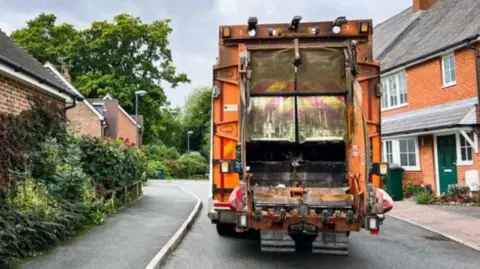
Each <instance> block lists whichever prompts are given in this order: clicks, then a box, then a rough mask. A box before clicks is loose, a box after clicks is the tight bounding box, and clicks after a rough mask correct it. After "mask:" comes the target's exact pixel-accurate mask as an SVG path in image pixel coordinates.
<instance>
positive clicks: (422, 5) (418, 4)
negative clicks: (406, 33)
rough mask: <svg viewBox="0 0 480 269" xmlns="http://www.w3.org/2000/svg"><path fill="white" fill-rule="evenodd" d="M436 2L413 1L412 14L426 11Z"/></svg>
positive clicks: (426, 0) (431, 0)
mask: <svg viewBox="0 0 480 269" xmlns="http://www.w3.org/2000/svg"><path fill="white" fill-rule="evenodd" d="M436 1H437V0H413V13H417V12H418V11H424V10H428V9H429V8H430V7H431V6H433V4H435V2H436Z"/></svg>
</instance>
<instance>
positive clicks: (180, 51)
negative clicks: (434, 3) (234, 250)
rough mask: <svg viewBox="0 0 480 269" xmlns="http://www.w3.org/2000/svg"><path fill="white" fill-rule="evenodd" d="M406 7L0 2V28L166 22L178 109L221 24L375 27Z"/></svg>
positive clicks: (149, 0) (198, 80)
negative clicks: (339, 20) (182, 76)
mask: <svg viewBox="0 0 480 269" xmlns="http://www.w3.org/2000/svg"><path fill="white" fill-rule="evenodd" d="M411 5H412V0H170V1H169V0H79V1H65V0H21V1H20V0H0V28H1V29H2V30H3V31H4V32H6V33H7V34H10V32H11V31H12V30H15V29H17V28H21V27H24V26H25V22H26V21H27V20H29V19H32V18H33V17H35V16H37V15H38V14H39V13H41V12H45V13H53V14H55V15H56V16H57V18H58V21H59V22H68V23H71V24H73V25H75V26H77V27H78V28H85V27H88V26H89V25H90V23H91V22H92V21H94V20H112V19H113V16H114V15H115V14H117V13H121V12H126V13H129V14H132V15H135V16H140V18H141V19H142V20H143V21H144V22H151V21H153V20H161V19H165V18H169V19H171V20H172V27H173V33H172V34H171V36H170V38H169V39H170V42H171V45H170V48H171V49H172V52H173V57H174V64H175V66H176V67H177V70H178V71H179V72H184V73H187V74H188V76H189V77H190V78H191V80H192V83H190V84H185V85H181V86H179V87H177V88H176V89H170V88H166V89H165V92H166V94H167V96H168V98H169V100H170V102H171V103H172V104H174V105H181V104H182V103H183V102H184V100H185V97H186V95H187V94H188V92H189V91H190V90H191V89H193V88H195V87H201V86H210V85H211V82H212V65H213V64H214V63H215V57H216V53H217V29H218V26H219V25H220V24H244V23H246V21H247V18H248V17H249V16H257V17H258V20H259V23H276V22H290V19H291V18H292V17H293V16H294V15H300V16H302V17H303V20H302V21H324V20H333V19H335V18H336V17H338V16H342V15H344V16H347V19H373V21H374V24H377V23H380V22H382V21H384V20H386V19H388V18H389V17H391V16H393V15H395V14H397V13H399V12H401V11H402V10H404V9H406V8H408V7H409V6H411ZM163 86H164V87H166V86H167V85H163Z"/></svg>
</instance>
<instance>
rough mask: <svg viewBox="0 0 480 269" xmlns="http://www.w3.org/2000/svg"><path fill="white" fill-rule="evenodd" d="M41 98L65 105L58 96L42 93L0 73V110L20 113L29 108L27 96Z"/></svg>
mask: <svg viewBox="0 0 480 269" xmlns="http://www.w3.org/2000/svg"><path fill="white" fill-rule="evenodd" d="M31 96H34V97H35V98H42V99H46V100H49V101H53V102H55V103H57V104H58V105H63V106H64V105H65V101H64V100H63V99H61V98H60V97H53V96H51V95H47V94H44V93H42V92H40V91H38V90H36V89H33V88H31V87H27V86H25V85H23V84H20V83H18V82H17V81H15V80H12V79H10V78H8V77H5V76H2V75H0V112H1V113H12V114H20V112H22V111H24V110H27V109H29V108H30V104H29V101H28V98H29V97H31Z"/></svg>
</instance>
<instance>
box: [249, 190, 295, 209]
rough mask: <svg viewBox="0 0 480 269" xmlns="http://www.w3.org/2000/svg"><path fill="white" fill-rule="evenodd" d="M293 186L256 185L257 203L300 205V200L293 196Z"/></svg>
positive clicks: (255, 197) (255, 196)
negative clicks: (291, 193)
mask: <svg viewBox="0 0 480 269" xmlns="http://www.w3.org/2000/svg"><path fill="white" fill-rule="evenodd" d="M291 189H292V188H282V187H266V186H255V187H254V189H253V192H254V200H255V204H256V205H258V206H262V205H279V206H281V205H288V206H298V205H300V200H299V199H296V198H293V197H291V195H290V191H291Z"/></svg>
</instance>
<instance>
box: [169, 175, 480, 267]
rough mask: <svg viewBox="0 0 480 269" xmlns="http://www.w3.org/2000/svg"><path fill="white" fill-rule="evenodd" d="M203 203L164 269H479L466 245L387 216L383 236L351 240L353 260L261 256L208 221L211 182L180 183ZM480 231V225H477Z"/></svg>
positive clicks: (362, 234)
mask: <svg viewBox="0 0 480 269" xmlns="http://www.w3.org/2000/svg"><path fill="white" fill-rule="evenodd" d="M175 184H179V185H181V186H183V187H184V188H185V189H187V190H190V191H191V192H193V193H195V194H197V195H198V196H199V197H200V198H201V199H202V200H203V203H204V205H205V206H204V207H203V208H202V211H201V212H200V216H199V218H198V219H197V220H196V222H195V223H194V225H193V226H192V228H191V230H190V232H189V233H188V234H187V235H186V236H185V238H184V239H183V241H182V242H181V243H180V245H179V246H178V247H177V249H176V250H175V251H174V252H173V253H172V254H171V255H170V256H169V257H168V259H167V260H166V263H165V264H164V265H163V266H162V268H164V269H187V268H195V269H211V268H228V269H240V268H241V269H243V268H255V269H267V268H272V269H273V268H276V269H300V268H301V269H335V268H341V269H344V268H355V269H364V268H365V269H367V268H368V269H372V268H383V269H386V268H398V269H405V268H416V269H451V268H455V269H478V268H479V266H478V265H479V264H480V255H479V252H478V251H475V250H473V249H471V248H469V247H466V246H464V245H462V244H459V243H457V242H454V241H452V240H449V239H447V238H445V237H443V236H440V235H438V234H436V233H433V232H430V231H428V230H425V229H423V228H420V227H417V226H415V225H411V224H409V223H406V222H404V221H401V220H398V219H395V218H392V217H390V216H388V214H387V217H386V219H385V222H384V224H383V225H382V226H381V229H382V230H381V232H380V235H379V236H376V237H375V236H371V235H370V234H368V233H366V232H363V231H362V232H359V233H352V234H351V235H350V253H349V256H347V257H345V256H328V255H321V254H304V253H286V254H279V253H264V252H260V246H259V242H258V241H254V240H249V239H242V238H228V237H220V236H218V235H217V232H216V230H215V226H214V225H213V224H211V223H210V220H209V219H208V217H207V211H208V210H209V208H208V182H204V181H175ZM478 227H480V226H478Z"/></svg>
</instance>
